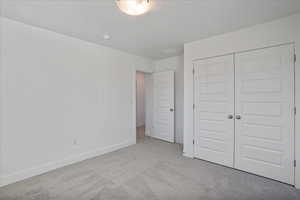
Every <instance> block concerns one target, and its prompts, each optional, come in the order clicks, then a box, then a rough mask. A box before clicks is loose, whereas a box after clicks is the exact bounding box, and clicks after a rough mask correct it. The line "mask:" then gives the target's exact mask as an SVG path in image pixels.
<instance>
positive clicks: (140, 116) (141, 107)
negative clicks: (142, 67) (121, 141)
mask: <svg viewBox="0 0 300 200" xmlns="http://www.w3.org/2000/svg"><path fill="white" fill-rule="evenodd" d="M145 120H146V92H145V73H144V72H136V139H137V141H138V142H139V141H141V140H143V139H144V138H145V135H146V134H145V125H146V122H145Z"/></svg>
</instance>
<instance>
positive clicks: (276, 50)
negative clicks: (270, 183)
mask: <svg viewBox="0 0 300 200" xmlns="http://www.w3.org/2000/svg"><path fill="white" fill-rule="evenodd" d="M293 56H294V46H293V45H285V46H279V47H272V48H266V49H262V50H255V51H250V52H245V53H239V54H236V56H235V72H236V73H235V85H236V87H235V93H236V118H239V116H240V117H241V119H236V121H235V168H237V169H240V170H243V171H247V172H251V173H255V174H258V175H261V176H265V177H268V178H272V179H275V180H278V181H281V182H285V183H289V184H293V185H294V166H293V165H294V164H293V162H294V156H295V155H294V138H295V137H294V58H293Z"/></svg>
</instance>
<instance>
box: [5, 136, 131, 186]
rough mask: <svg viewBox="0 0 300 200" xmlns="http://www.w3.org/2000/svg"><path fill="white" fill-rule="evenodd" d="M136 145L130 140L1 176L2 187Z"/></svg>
mask: <svg viewBox="0 0 300 200" xmlns="http://www.w3.org/2000/svg"><path fill="white" fill-rule="evenodd" d="M133 144H135V142H134V141H131V140H128V141H125V142H123V143H120V144H116V145H111V146H108V147H105V148H101V149H97V150H94V151H90V152H85V153H81V154H79V155H74V156H70V157H68V158H66V159H63V160H58V161H54V162H49V163H46V164H43V165H40V166H37V167H33V168H30V169H26V170H22V171H19V172H16V173H13V174H9V175H6V176H1V177H0V187H3V186H6V185H9V184H12V183H16V182H19V181H22V180H25V179H28V178H31V177H34V176H37V175H41V174H44V173H46V172H49V171H52V170H55V169H58V168H61V167H65V166H68V165H71V164H74V163H77V162H81V161H84V160H87V159H90V158H94V157H97V156H100V155H103V154H106V153H110V152H113V151H116V150H119V149H121V148H124V147H128V146H131V145H133Z"/></svg>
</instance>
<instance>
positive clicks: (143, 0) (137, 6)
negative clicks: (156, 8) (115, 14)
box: [116, 0, 151, 15]
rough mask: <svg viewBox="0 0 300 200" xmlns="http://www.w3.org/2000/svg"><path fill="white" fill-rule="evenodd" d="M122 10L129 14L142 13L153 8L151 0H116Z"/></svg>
mask: <svg viewBox="0 0 300 200" xmlns="http://www.w3.org/2000/svg"><path fill="white" fill-rule="evenodd" d="M116 1H117V5H118V7H119V8H120V10H121V11H123V12H124V13H126V14H128V15H141V14H144V13H146V12H148V11H149V10H150V8H151V3H150V0H116Z"/></svg>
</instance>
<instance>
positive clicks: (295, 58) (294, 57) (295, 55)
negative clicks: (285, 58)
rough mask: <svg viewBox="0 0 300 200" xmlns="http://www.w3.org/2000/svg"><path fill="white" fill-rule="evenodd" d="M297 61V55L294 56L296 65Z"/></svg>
mask: <svg viewBox="0 0 300 200" xmlns="http://www.w3.org/2000/svg"><path fill="white" fill-rule="evenodd" d="M296 61H297V55H296V54H294V62H295V63H296Z"/></svg>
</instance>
